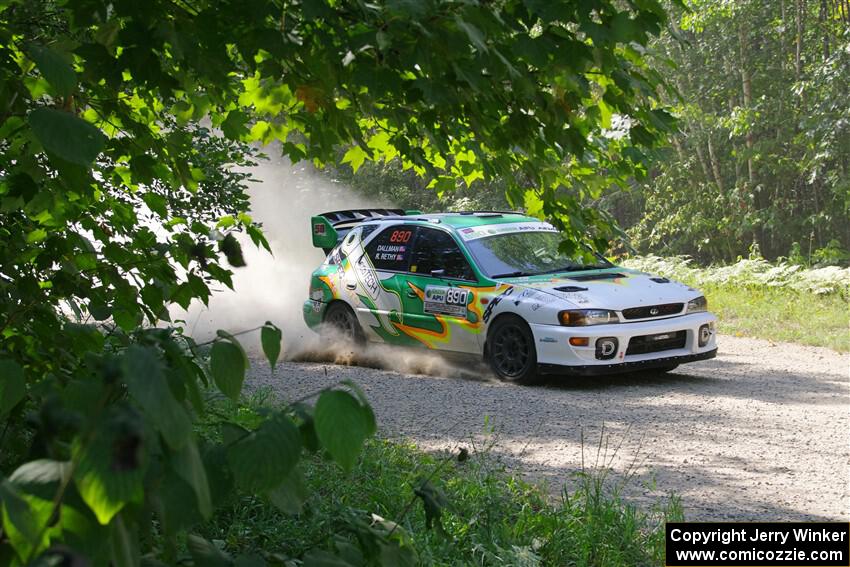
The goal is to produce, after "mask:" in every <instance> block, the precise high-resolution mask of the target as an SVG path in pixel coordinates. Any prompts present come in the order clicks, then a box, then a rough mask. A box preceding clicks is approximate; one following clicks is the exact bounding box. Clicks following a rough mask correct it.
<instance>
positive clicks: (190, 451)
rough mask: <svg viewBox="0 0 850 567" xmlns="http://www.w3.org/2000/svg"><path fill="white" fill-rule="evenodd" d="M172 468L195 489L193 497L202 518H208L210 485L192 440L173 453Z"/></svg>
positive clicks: (210, 500)
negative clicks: (196, 501)
mask: <svg viewBox="0 0 850 567" xmlns="http://www.w3.org/2000/svg"><path fill="white" fill-rule="evenodd" d="M173 465H174V470H175V472H177V474H178V475H179V476H180V478H182V479H183V480H185V481H186V482H187V483H188V484H189V486H191V487H192V490H194V491H195V497H196V498H197V499H198V510H199V511H200V512H201V515H202V516H203V517H204V519H209V517H210V516H211V515H212V499H211V498H210V486H209V482H208V481H207V471H206V469H205V468H204V462H203V461H202V460H201V455H200V453H199V452H198V447H197V445H195V441H194V440H191V439H190V440H189V442H188V443H186V445H184V446H183V448H182V449H181V450H180V451H179V452H178V453H176V454H175V455H174V460H173Z"/></svg>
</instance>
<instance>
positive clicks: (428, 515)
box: [413, 479, 449, 532]
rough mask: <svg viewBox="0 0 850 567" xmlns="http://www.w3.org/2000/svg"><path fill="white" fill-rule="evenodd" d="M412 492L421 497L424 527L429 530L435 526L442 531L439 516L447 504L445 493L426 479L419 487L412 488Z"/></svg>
mask: <svg viewBox="0 0 850 567" xmlns="http://www.w3.org/2000/svg"><path fill="white" fill-rule="evenodd" d="M413 493H414V494H415V495H416V496H418V497H419V498H421V499H422V504H423V506H424V508H425V528H426V529H429V530H430V529H431V528H432V527H436V528H437V530H438V531H441V532H442V531H443V524H442V521H441V516H442V514H443V509H444V508H445V507H446V506H448V505H449V499H448V498H446V495H445V493H444V492H443V491H442V490H441V489H440V488H439V487H438V486H435V485H433V484H431V481H429V480H427V479H426V480H423V481H422V483H421V484H420V485H419V487H418V488H415V489H414V490H413Z"/></svg>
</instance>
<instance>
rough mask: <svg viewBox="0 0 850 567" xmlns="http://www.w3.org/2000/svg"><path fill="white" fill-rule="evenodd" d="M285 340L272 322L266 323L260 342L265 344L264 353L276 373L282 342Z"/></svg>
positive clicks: (261, 331) (261, 332)
mask: <svg viewBox="0 0 850 567" xmlns="http://www.w3.org/2000/svg"><path fill="white" fill-rule="evenodd" d="M282 338H283V333H281V331H280V329H278V328H277V327H276V326H275V325H273V324H272V322H271V321H266V324H265V325H263V328H262V329H261V330H260V342H261V343H262V344H263V352H264V353H265V354H266V358H268V359H269V365H270V366H271V368H272V371H274V367H275V365H276V364H277V359H278V357H279V356H280V342H281V340H282Z"/></svg>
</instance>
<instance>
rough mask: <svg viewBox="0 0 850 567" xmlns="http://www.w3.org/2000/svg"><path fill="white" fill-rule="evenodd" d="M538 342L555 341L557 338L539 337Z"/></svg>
mask: <svg viewBox="0 0 850 567" xmlns="http://www.w3.org/2000/svg"><path fill="white" fill-rule="evenodd" d="M540 342H541V343H557V342H558V339H556V338H555V337H541V338H540Z"/></svg>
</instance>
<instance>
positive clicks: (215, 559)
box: [186, 534, 233, 567]
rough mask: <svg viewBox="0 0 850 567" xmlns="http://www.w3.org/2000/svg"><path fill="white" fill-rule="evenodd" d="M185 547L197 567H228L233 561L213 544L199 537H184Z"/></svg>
mask: <svg viewBox="0 0 850 567" xmlns="http://www.w3.org/2000/svg"><path fill="white" fill-rule="evenodd" d="M186 547H188V548H189V553H190V554H191V555H192V559H194V560H195V565H196V566H197V567H202V566H203V567H230V566H231V565H233V560H232V559H231V558H230V556H229V555H227V554H226V553H225V552H223V551H222V550H220V549H219V548H217V547H216V546H215V545H214V544H213V543H211V542H209V541H207V540H205V539H204V538H202V537H201V536H197V535H194V534H189V535H188V536H187V537H186Z"/></svg>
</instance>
